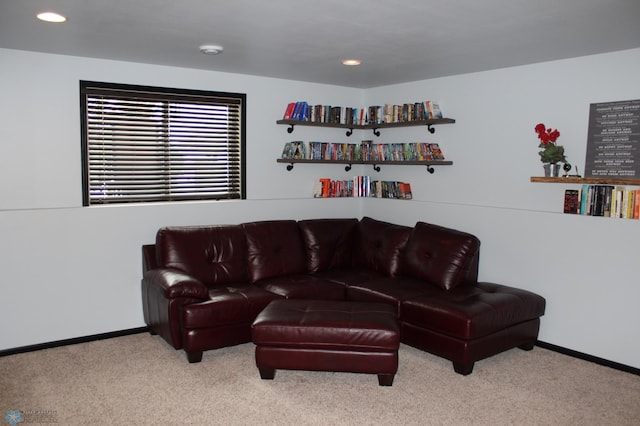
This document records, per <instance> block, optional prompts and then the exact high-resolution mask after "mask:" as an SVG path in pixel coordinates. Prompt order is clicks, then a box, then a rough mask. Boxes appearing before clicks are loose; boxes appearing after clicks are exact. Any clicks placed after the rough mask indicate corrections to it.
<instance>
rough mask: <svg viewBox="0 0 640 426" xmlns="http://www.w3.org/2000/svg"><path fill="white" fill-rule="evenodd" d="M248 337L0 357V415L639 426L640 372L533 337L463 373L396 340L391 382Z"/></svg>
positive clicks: (151, 339)
mask: <svg viewBox="0 0 640 426" xmlns="http://www.w3.org/2000/svg"><path fill="white" fill-rule="evenodd" d="M253 351H254V346H253V344H244V345H240V346H235V347H230V348H224V349H219V350H215V351H209V352H205V354H204V357H203V360H202V362H201V363H198V364H189V363H188V362H187V360H186V357H185V355H184V353H183V352H182V351H175V350H173V348H171V347H169V346H168V345H167V344H166V343H165V342H164V341H163V340H162V339H160V338H159V337H158V336H151V335H149V334H146V333H142V334H135V335H131V336H125V337H118V338H113V339H107V340H101V341H96V342H90V343H83V344H78V345H71V346H65V347H59V348H53V349H47V350H42V351H37V352H29V353H24V354H18V355H11V356H6V357H2V358H0V410H1V411H0V415H1V417H0V419H2V420H0V423H1V424H9V423H6V420H4V419H5V415H6V414H7V413H8V412H9V410H21V417H22V420H23V421H24V423H27V422H32V423H38V422H39V423H44V422H45V421H56V422H57V423H59V424H65V425H90V424H108V425H125V424H126V425H145V424H154V425H183V424H191V425H216V424H219V425H236V424H239V425H272V424H277V425H289V424H291V425H293V424H295V425H638V424H640V376H636V375H633V374H629V373H624V372H621V371H617V370H613V369H610V368H608V367H603V366H600V365H597V364H593V363H590V362H587V361H582V360H579V359H575V358H572V357H569V356H566V355H562V354H558V353H556V352H552V351H549V350H546V349H542V348H538V347H536V348H535V349H534V350H533V351H531V352H525V351H521V350H519V349H514V350H511V351H508V352H505V353H503V354H500V355H497V356H494V357H492V358H489V359H487V360H483V361H480V362H478V363H476V366H475V370H474V372H473V374H471V375H470V376H466V377H464V376H460V375H458V374H455V373H454V372H453V369H452V366H451V363H450V362H448V361H446V360H444V359H441V358H437V357H435V356H433V355H430V354H427V353H425V352H422V351H419V350H417V349H414V348H411V347H409V346H405V345H402V346H401V348H400V367H399V371H398V374H397V375H396V378H395V381H394V384H393V386H392V387H381V386H378V380H377V377H376V376H375V375H365V374H351V373H330V372H310V371H286V370H278V371H277V372H276V377H275V380H272V381H269V380H261V379H260V377H259V374H258V371H257V369H256V367H255V363H254V359H253Z"/></svg>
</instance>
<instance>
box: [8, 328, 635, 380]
mask: <svg viewBox="0 0 640 426" xmlns="http://www.w3.org/2000/svg"><path fill="white" fill-rule="evenodd" d="M148 331H149V327H137V328H129V329H126V330H120V331H112V332H110V333H101V334H93V335H91V336H84V337H75V338H73V339H64V340H56V341H54V342H47V343H40V344H37V345H29V346H21V347H18V348H13V349H5V350H0V357H3V356H9V355H16V354H21V353H25V352H34V351H40V350H42V349H51V348H56V347H59V346H67V345H76V344H78V343H87V342H93V341H96V340H104V339H111V338H114V337H121V336H129V335H132V334H139V333H146V332H148ZM536 346H538V347H540V348H543V349H548V350H550V351H553V352H558V353H561V354H563V355H568V356H571V357H574V358H578V359H582V360H584V361H589V362H593V363H595V364H598V365H603V366H605V367H609V368H613V369H614V370H619V371H624V372H625V373H631V374H635V375H636V376H640V368H635V367H631V366H630V365H625V364H620V363H618V362H614V361H609V360H607V359H604V358H599V357H596V356H593V355H589V354H585V353H583V352H578V351H574V350H572V349H568V348H564V347H562V346H557V345H553V344H551V343H547V342H542V341H540V340H538V341H536Z"/></svg>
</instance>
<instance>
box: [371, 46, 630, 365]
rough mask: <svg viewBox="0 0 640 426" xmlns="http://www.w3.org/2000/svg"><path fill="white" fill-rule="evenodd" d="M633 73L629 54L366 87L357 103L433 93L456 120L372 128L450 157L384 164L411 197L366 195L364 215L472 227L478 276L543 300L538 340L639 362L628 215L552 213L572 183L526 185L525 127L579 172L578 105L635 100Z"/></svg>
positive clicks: (530, 170) (530, 143) (534, 172)
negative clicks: (413, 165)
mask: <svg viewBox="0 0 640 426" xmlns="http://www.w3.org/2000/svg"><path fill="white" fill-rule="evenodd" d="M638 69H640V49H635V50H629V51H623V52H616V53H611V54H606V55H597V56H590V57H583V58H577V59H572V60H564V61H555V62H549V63H541V64H535V65H530V66H523V67H515V68H508V69H500V70H495V71H490V72H483V73H475V74H468V75H459V76H453V77H447V78H440V79H433V80H426V81H419V82H413V83H409V84H400V85H393V86H386V87H379V88H376V89H373V90H369V91H367V102H368V103H384V102H391V103H394V102H399V103H402V102H407V101H412V100H423V99H433V100H437V99H439V100H440V101H441V104H442V108H443V109H444V112H445V115H446V116H448V117H451V118H455V119H456V124H453V125H446V126H445V125H443V126H438V127H437V128H436V132H435V134H433V135H430V134H429V133H427V132H426V131H425V130H414V129H411V130H404V129H402V130H400V129H398V130H394V131H391V130H385V129H382V130H383V134H382V135H381V136H380V138H379V139H380V140H381V141H382V142H387V141H394V140H397V141H405V140H412V141H433V142H438V143H440V145H441V147H442V148H443V150H444V153H445V155H446V157H447V159H450V160H452V161H453V162H454V164H453V166H449V167H439V168H437V170H436V172H435V173H434V174H433V175H429V174H428V173H426V172H425V171H422V170H421V171H418V170H413V169H411V170H407V169H409V167H404V168H399V167H396V168H393V167H385V168H384V169H383V170H382V171H381V172H380V173H381V175H384V176H386V177H388V178H391V177H393V178H397V179H400V180H402V179H407V180H409V181H411V182H412V189H413V193H414V197H415V199H414V200H413V201H410V202H398V203H396V204H391V203H385V202H381V201H383V200H366V202H365V205H364V212H365V214H368V215H371V216H373V217H377V218H380V219H383V220H389V221H392V222H396V223H405V224H409V225H410V224H413V223H415V221H417V220H423V221H426V222H432V223H437V224H441V225H446V226H451V227H454V228H458V229H462V230H467V231H469V232H472V233H474V234H476V235H477V236H478V237H479V238H480V239H481V241H482V249H481V256H480V259H481V260H480V279H481V280H484V281H494V282H498V283H504V284H508V285H513V286H516V287H521V288H526V289H529V290H532V291H534V292H537V293H539V294H541V295H543V296H544V297H545V298H546V299H547V313H546V315H545V316H544V317H543V319H542V326H541V331H540V340H542V341H545V342H548V343H552V344H555V345H559V346H563V347H566V348H570V349H573V350H576V351H580V352H584V353H587V354H591V355H594V356H598V357H601V358H604V359H608V360H612V361H615V362H619V363H623V364H626V365H631V366H634V367H636V368H637V367H640V329H639V328H638V324H640V309H638V301H639V300H640V285H639V284H640V283H639V281H638V272H637V270H638V267H637V264H636V263H635V262H637V261H638V255H640V249H639V247H640V246H639V241H640V221H635V220H623V219H607V218H599V217H584V216H574V215H567V214H563V213H562V207H563V196H564V190H565V189H567V188H579V185H563V184H541V183H531V182H530V177H531V176H542V175H543V173H542V167H541V163H540V160H539V156H538V154H537V152H538V148H537V145H538V139H537V135H536V134H535V132H534V130H533V129H534V126H535V125H536V124H537V123H539V122H543V123H545V124H547V125H548V126H550V127H553V128H558V130H559V131H560V133H561V136H560V138H559V140H558V143H559V144H561V145H563V146H564V147H565V149H566V152H567V154H568V159H569V161H570V162H571V163H572V164H575V165H578V167H579V170H580V173H581V174H582V173H583V171H584V163H585V155H586V141H587V127H588V121H589V117H588V116H589V104H590V103H596V102H606V101H620V100H628V99H638V98H640V84H638V73H637V70H638ZM417 93H419V94H420V96H421V97H422V98H423V99H416V94H417ZM383 139H385V140H383Z"/></svg>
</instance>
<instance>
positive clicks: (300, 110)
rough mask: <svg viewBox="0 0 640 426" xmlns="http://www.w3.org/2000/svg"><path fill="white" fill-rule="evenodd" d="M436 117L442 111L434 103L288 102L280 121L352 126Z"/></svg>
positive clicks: (438, 116)
mask: <svg viewBox="0 0 640 426" xmlns="http://www.w3.org/2000/svg"><path fill="white" fill-rule="evenodd" d="M439 118H443V115H442V110H441V109H440V104H439V103H438V102H435V101H424V102H411V103H405V104H384V105H370V106H369V107H367V108H357V107H341V106H335V105H334V106H331V105H322V104H316V105H310V104H309V103H308V102H306V101H297V102H289V103H288V104H287V107H286V108H285V112H284V115H283V119H284V120H296V121H310V122H314V123H332V124H346V125H353V126H363V125H375V124H383V123H402V122H408V121H416V120H428V119H439Z"/></svg>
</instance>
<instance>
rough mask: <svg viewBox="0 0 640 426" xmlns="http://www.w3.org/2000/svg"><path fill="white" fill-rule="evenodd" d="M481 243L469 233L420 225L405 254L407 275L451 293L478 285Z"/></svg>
mask: <svg viewBox="0 0 640 426" xmlns="http://www.w3.org/2000/svg"><path fill="white" fill-rule="evenodd" d="M479 250H480V240H478V238H476V237H475V236H473V235H471V234H468V233H466V232H461V231H457V230H455V229H450V228H445V227H442V226H438V225H432V224H429V223H425V222H418V223H416V225H415V227H414V228H413V231H412V232H411V236H410V237H409V241H408V242H407V246H406V249H405V251H404V264H403V273H405V274H407V275H410V276H412V277H415V278H418V279H421V280H424V281H426V282H428V283H430V284H435V285H438V286H440V287H442V288H443V289H445V290H451V289H452V288H455V287H457V286H458V285H460V284H462V283H464V282H475V278H476V276H477V268H478V253H479Z"/></svg>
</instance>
